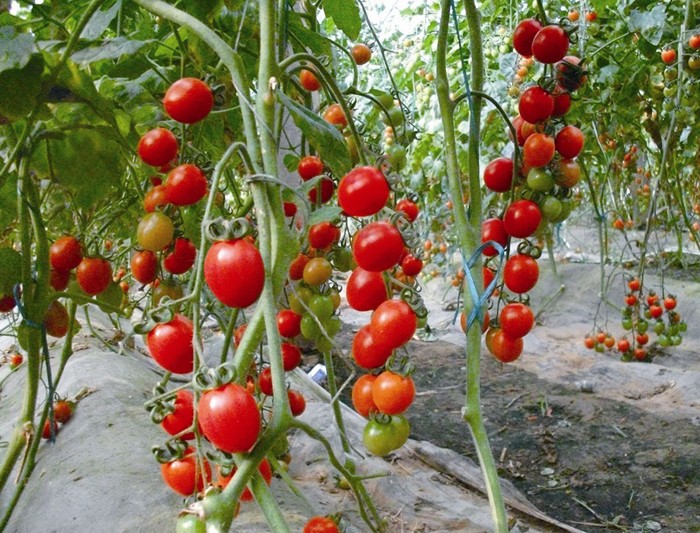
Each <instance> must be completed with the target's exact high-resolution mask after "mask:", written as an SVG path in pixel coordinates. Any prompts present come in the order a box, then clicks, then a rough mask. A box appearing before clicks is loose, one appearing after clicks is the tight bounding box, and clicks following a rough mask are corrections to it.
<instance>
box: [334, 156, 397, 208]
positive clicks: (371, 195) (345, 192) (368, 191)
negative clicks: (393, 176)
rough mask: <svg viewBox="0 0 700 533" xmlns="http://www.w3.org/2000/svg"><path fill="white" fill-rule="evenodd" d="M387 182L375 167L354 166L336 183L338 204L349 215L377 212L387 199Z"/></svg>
mask: <svg viewBox="0 0 700 533" xmlns="http://www.w3.org/2000/svg"><path fill="white" fill-rule="evenodd" d="M389 192H390V191H389V184H388V183H387V181H386V178H385V177H384V174H382V171H381V170H379V169H378V168H376V167H370V166H364V167H356V168H354V169H352V170H351V171H350V172H348V173H347V174H346V175H345V176H343V179H341V180H340V184H339V185H338V205H339V206H340V207H341V208H342V209H343V211H345V213H347V214H348V215H350V216H353V217H366V216H371V215H374V214H375V213H378V212H379V211H380V210H381V209H382V207H384V206H385V205H386V202H387V200H388V199H389Z"/></svg>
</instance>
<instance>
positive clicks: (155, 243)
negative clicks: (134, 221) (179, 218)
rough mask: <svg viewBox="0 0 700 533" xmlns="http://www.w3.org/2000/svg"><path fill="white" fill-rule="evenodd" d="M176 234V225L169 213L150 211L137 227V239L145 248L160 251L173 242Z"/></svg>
mask: <svg viewBox="0 0 700 533" xmlns="http://www.w3.org/2000/svg"><path fill="white" fill-rule="evenodd" d="M174 236H175V226H174V225H173V221H172V220H170V218H169V217H168V216H167V215H164V214H163V213H160V212H158V211H154V212H153V213H148V214H147V215H146V216H145V217H143V218H142V219H141V221H140V222H139V226H138V228H137V229H136V240H137V241H138V243H139V246H140V247H141V248H143V249H144V250H150V251H152V252H159V251H161V250H162V249H163V248H165V247H166V246H168V245H169V244H170V243H171V242H173V237H174Z"/></svg>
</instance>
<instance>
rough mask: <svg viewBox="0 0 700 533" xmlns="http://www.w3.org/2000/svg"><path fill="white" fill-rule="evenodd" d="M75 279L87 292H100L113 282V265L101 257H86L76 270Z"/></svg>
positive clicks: (93, 293)
mask: <svg viewBox="0 0 700 533" xmlns="http://www.w3.org/2000/svg"><path fill="white" fill-rule="evenodd" d="M75 279H76V280H77V281H78V285H80V288H81V289H83V291H85V292H86V293H87V294H89V295H91V296H94V295H95V294H100V293H101V292H103V291H104V290H105V289H106V288H107V287H109V284H110V283H111V282H112V266H111V265H110V264H109V261H107V260H106V259H103V258H101V257H85V258H83V260H82V261H81V262H80V264H79V265H78V268H77V270H76V271H75Z"/></svg>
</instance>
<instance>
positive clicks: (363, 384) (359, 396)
mask: <svg viewBox="0 0 700 533" xmlns="http://www.w3.org/2000/svg"><path fill="white" fill-rule="evenodd" d="M376 379H377V376H375V375H374V374H364V375H362V376H360V377H359V378H358V380H357V381H356V382H355V384H354V385H353V386H352V406H353V407H354V408H355V411H357V412H358V413H359V414H360V416H364V417H365V418H367V417H368V416H369V415H370V413H371V412H372V411H377V406H376V405H375V403H374V399H372V387H373V386H374V382H375V381H376Z"/></svg>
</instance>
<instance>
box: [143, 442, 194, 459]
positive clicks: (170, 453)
mask: <svg viewBox="0 0 700 533" xmlns="http://www.w3.org/2000/svg"><path fill="white" fill-rule="evenodd" d="M192 451H193V449H192V448H191V447H190V446H189V444H187V442H186V441H184V440H182V439H177V438H173V439H168V440H167V441H165V444H163V445H162V446H153V447H152V448H151V452H152V453H153V456H154V457H155V459H156V461H158V462H159V463H160V464H166V463H172V462H173V461H177V460H179V459H182V458H183V457H185V456H186V455H188V454H189V453H190V452H192Z"/></svg>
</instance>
